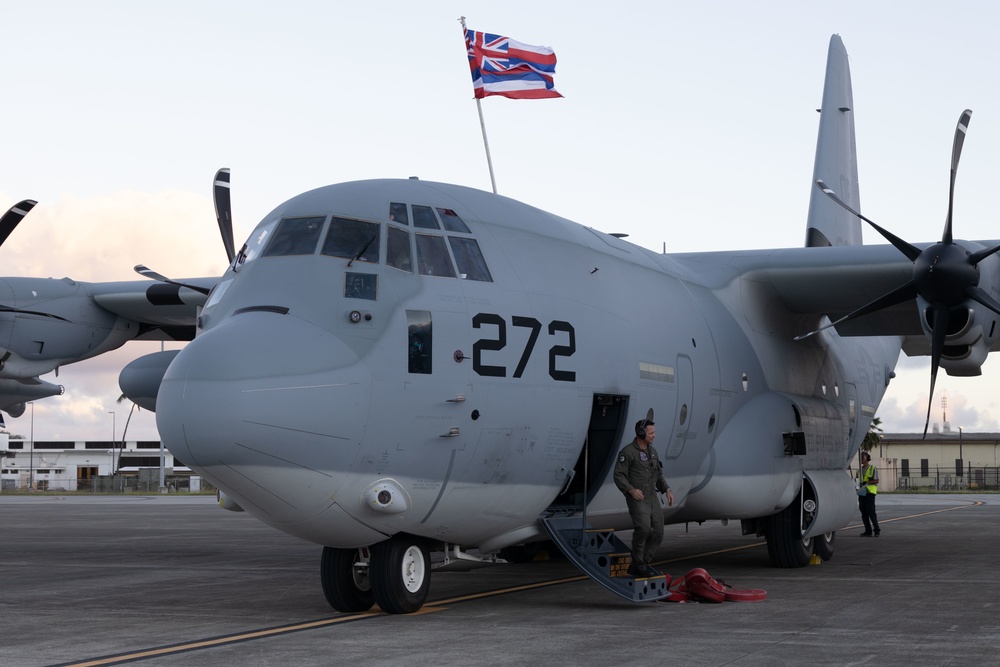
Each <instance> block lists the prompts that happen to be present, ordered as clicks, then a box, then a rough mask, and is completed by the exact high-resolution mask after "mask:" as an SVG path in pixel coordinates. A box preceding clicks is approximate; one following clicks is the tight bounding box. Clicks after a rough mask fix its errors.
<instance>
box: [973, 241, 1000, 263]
mask: <svg viewBox="0 0 1000 667" xmlns="http://www.w3.org/2000/svg"><path fill="white" fill-rule="evenodd" d="M997 250H1000V245H995V246H993V247H992V248H985V249H983V250H977V251H976V252H974V253H972V254H970V255H969V264H972V265H973V266H976V265H977V264H979V262H981V261H983V260H984V259H986V258H987V257H989V256H990V255H992V254H993V253H995V252H996V251H997Z"/></svg>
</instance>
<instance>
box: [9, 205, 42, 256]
mask: <svg viewBox="0 0 1000 667" xmlns="http://www.w3.org/2000/svg"><path fill="white" fill-rule="evenodd" d="M37 203H38V202H36V201H35V200H34V199H25V200H23V201H19V202H17V203H16V204H14V205H13V206H11V207H10V208H9V209H7V212H6V213H4V214H3V217H0V245H3V242H4V241H6V240H7V237H8V236H10V233H11V232H13V231H14V228H15V227H17V225H18V223H20V222H21V221H22V220H24V216H26V215H28V213H29V212H30V211H31V209H33V208H35V204H37Z"/></svg>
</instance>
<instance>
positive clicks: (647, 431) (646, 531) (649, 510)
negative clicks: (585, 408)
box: [615, 419, 674, 577]
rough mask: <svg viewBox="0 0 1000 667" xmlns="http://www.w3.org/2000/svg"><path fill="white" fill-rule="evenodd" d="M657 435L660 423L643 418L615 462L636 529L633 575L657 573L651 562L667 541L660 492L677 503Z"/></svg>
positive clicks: (629, 569) (619, 485)
mask: <svg viewBox="0 0 1000 667" xmlns="http://www.w3.org/2000/svg"><path fill="white" fill-rule="evenodd" d="M654 438H656V425H655V424H654V423H653V422H652V420H649V419H640V420H639V421H638V422H636V425H635V439H634V440H633V441H632V442H630V443H628V444H627V445H625V446H624V447H622V449H621V451H620V452H619V453H618V463H616V464H615V486H617V487H618V489H619V490H620V491H621V492H622V493H624V494H625V504H626V505H627V506H628V513H629V515H630V516H631V517H632V526H633V529H634V530H633V533H632V564H631V565H629V568H628V573H629V574H630V575H632V576H633V577H637V576H645V577H650V576H655V575H656V571H655V570H653V569H652V568H651V567H650V566H649V561H651V560H652V559H653V555H654V554H655V553H656V549H657V548H658V547H659V546H660V542H662V541H663V508H662V507H660V499H659V497H658V495H657V493H666V494H667V504H668V505H673V504H674V494H673V492H672V491H671V490H670V486H669V485H667V480H666V479H664V477H663V463H661V462H660V457H659V456H657V455H656V450H655V449H654V448H653V440H654Z"/></svg>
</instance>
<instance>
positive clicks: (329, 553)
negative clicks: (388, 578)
mask: <svg viewBox="0 0 1000 667" xmlns="http://www.w3.org/2000/svg"><path fill="white" fill-rule="evenodd" d="M359 558H360V554H359V553H358V550H357V549H335V548H333V547H323V558H322V560H321V561H320V568H319V573H320V579H321V580H322V582H323V595H325V596H326V601H327V602H329V603H330V606H331V607H333V608H334V609H336V610H337V611H343V612H348V613H357V612H361V611H368V610H369V609H371V608H372V605H373V604H375V592H374V591H373V590H372V583H371V578H370V576H369V574H368V573H365V572H364V571H362V570H359V569H358V568H356V567H354V564H355V563H357V562H358V559H359Z"/></svg>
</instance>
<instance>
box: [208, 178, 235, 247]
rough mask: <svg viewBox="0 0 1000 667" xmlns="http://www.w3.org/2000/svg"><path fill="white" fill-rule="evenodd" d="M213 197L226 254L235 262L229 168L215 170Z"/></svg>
mask: <svg viewBox="0 0 1000 667" xmlns="http://www.w3.org/2000/svg"><path fill="white" fill-rule="evenodd" d="M212 198H213V199H214V201H215V217H216V219H217V220H218V221H219V232H220V233H221V234H222V245H224V246H226V256H227V257H228V258H229V263H230V264H232V263H233V258H234V257H235V256H236V244H235V243H234V242H233V208H232V202H231V200H230V198H229V169H225V168H224V169H220V170H219V171H217V172H215V181H214V183H213V186H212Z"/></svg>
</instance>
